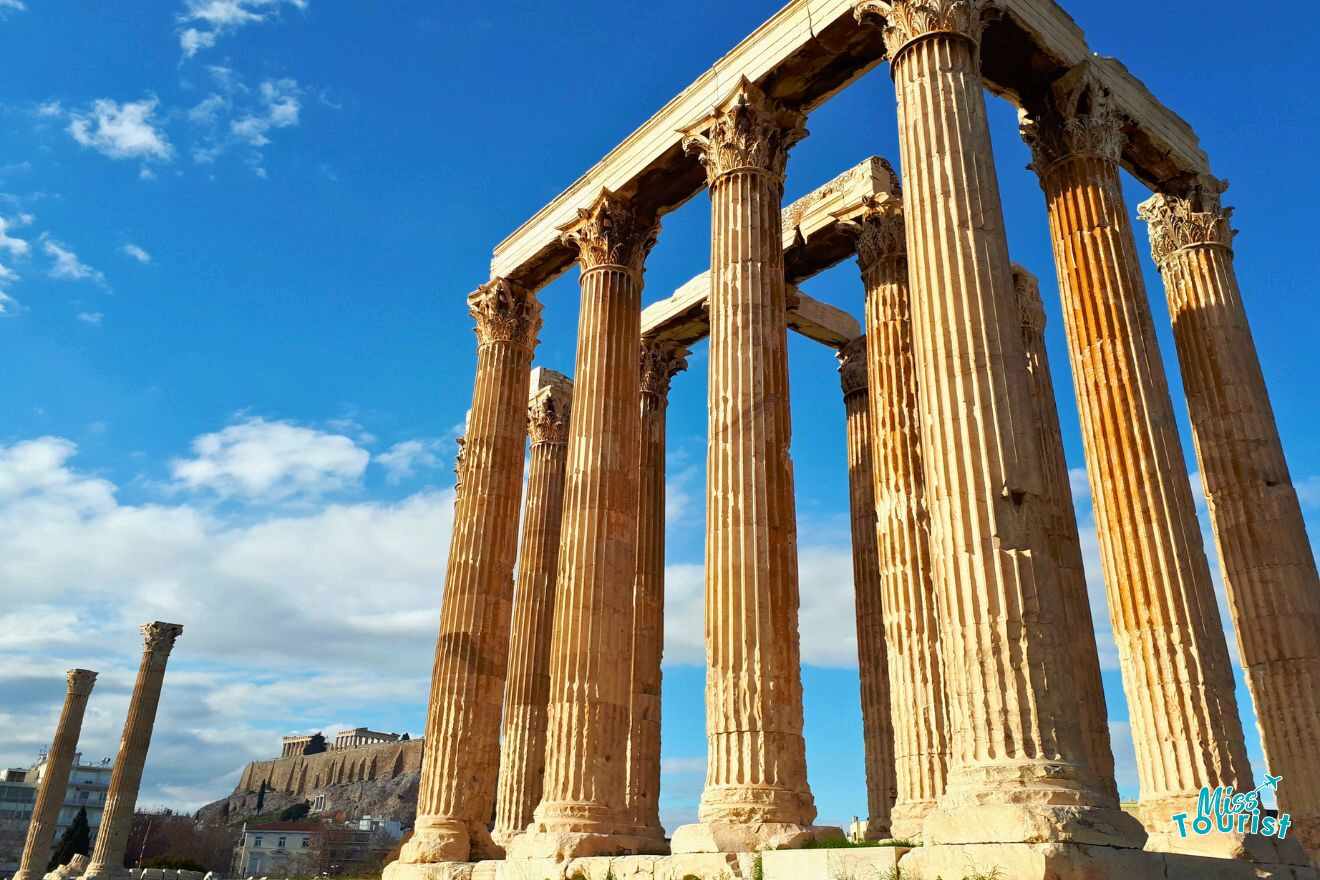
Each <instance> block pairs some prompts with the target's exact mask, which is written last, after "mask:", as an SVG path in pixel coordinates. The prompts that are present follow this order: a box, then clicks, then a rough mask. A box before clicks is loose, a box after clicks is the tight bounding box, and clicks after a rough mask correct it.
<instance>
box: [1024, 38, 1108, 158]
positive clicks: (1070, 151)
mask: <svg viewBox="0 0 1320 880" xmlns="http://www.w3.org/2000/svg"><path fill="white" fill-rule="evenodd" d="M1019 126H1020V128H1019V130H1020V131H1021V133H1022V139H1023V140H1024V141H1026V142H1027V146H1029V147H1031V154H1032V158H1033V162H1032V167H1033V168H1035V169H1036V172H1037V173H1038V174H1044V173H1045V172H1047V171H1048V170H1049V169H1050V168H1051V166H1053V165H1055V164H1057V163H1058V162H1061V161H1063V160H1064V159H1072V158H1075V157H1090V158H1096V159H1103V160H1104V161H1106V162H1111V163H1113V164H1114V165H1117V164H1118V160H1119V159H1120V158H1121V157H1122V155H1123V143H1124V140H1125V138H1124V135H1123V116H1122V114H1120V113H1119V112H1118V111H1117V110H1116V109H1114V102H1113V97H1112V96H1111V95H1110V93H1109V89H1107V88H1105V86H1104V84H1102V83H1101V82H1100V80H1099V78H1098V77H1097V75H1096V72H1095V67H1094V65H1093V64H1092V63H1091V62H1090V61H1083V62H1082V63H1081V64H1078V65H1077V66H1076V67H1074V68H1073V69H1072V70H1070V71H1068V73H1066V74H1064V75H1063V76H1062V77H1060V79H1059V80H1058V81H1057V82H1055V83H1054V85H1053V86H1052V87H1051V88H1050V90H1049V93H1048V95H1047V96H1046V97H1045V98H1044V99H1043V101H1042V102H1041V104H1040V106H1038V107H1035V108H1033V109H1031V110H1022V111H1021V112H1020V114H1019Z"/></svg>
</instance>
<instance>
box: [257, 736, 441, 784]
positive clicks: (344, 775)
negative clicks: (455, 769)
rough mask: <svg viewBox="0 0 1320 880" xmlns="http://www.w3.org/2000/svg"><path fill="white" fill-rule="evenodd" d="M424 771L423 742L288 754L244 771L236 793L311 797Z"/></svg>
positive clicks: (412, 741)
mask: <svg viewBox="0 0 1320 880" xmlns="http://www.w3.org/2000/svg"><path fill="white" fill-rule="evenodd" d="M421 769H422V740H421V739H413V740H396V741H394V742H385V743H377V744H374V745H365V746H356V747H353V748H348V749H332V750H330V751H326V752H322V753H320V754H316V755H306V754H297V755H288V756H285V757H280V758H275V759H274V760H270V761H253V762H252V763H251V764H248V765H247V767H246V768H245V769H244V770H243V775H242V777H240V778H239V782H238V786H237V788H235V793H241V792H255V791H257V790H259V789H260V788H261V783H263V782H264V783H266V789H267V790H268V791H283V792H288V793H290V794H307V793H309V792H312V791H316V790H318V789H321V788H325V787H326V786H329V785H338V784H340V783H346V782H369V781H371V780H374V779H389V778H393V777H395V776H401V775H403V774H404V773H416V772H418V771H420V770H421Z"/></svg>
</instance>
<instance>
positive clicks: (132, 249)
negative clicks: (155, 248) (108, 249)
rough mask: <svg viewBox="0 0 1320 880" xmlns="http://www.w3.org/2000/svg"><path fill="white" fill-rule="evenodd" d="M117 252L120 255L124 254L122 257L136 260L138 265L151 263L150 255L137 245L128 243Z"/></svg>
mask: <svg viewBox="0 0 1320 880" xmlns="http://www.w3.org/2000/svg"><path fill="white" fill-rule="evenodd" d="M119 250H120V252H121V253H122V254H124V256H127V257H131V258H132V259H134V260H137V261H138V262H139V263H150V262H151V254H149V253H147V252H146V250H144V249H143V248H141V247H139V246H138V245H135V244H133V243H132V242H128V243H127V244H125V245H124V246H123V247H121V248H120V249H119Z"/></svg>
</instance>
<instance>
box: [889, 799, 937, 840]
mask: <svg viewBox="0 0 1320 880" xmlns="http://www.w3.org/2000/svg"><path fill="white" fill-rule="evenodd" d="M933 812H935V802H934V801H912V802H911V803H906V804H894V808H893V809H892V810H890V812H889V833H890V835H891V836H892V837H893V838H894V839H895V840H919V839H920V838H921V835H922V833H923V832H922V829H923V828H925V826H926V819H927V817H928V816H930V814H931V813H933Z"/></svg>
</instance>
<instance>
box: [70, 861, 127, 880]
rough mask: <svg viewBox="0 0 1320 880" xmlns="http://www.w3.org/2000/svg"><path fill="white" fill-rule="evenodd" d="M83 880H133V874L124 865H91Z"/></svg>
mask: <svg viewBox="0 0 1320 880" xmlns="http://www.w3.org/2000/svg"><path fill="white" fill-rule="evenodd" d="M82 880H133V874H132V873H131V872H130V871H129V870H128V868H125V867H123V866H122V865H98V864H95V863H93V864H90V865H88V866H87V871H86V872H85V873H84V874H83V875H82Z"/></svg>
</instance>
